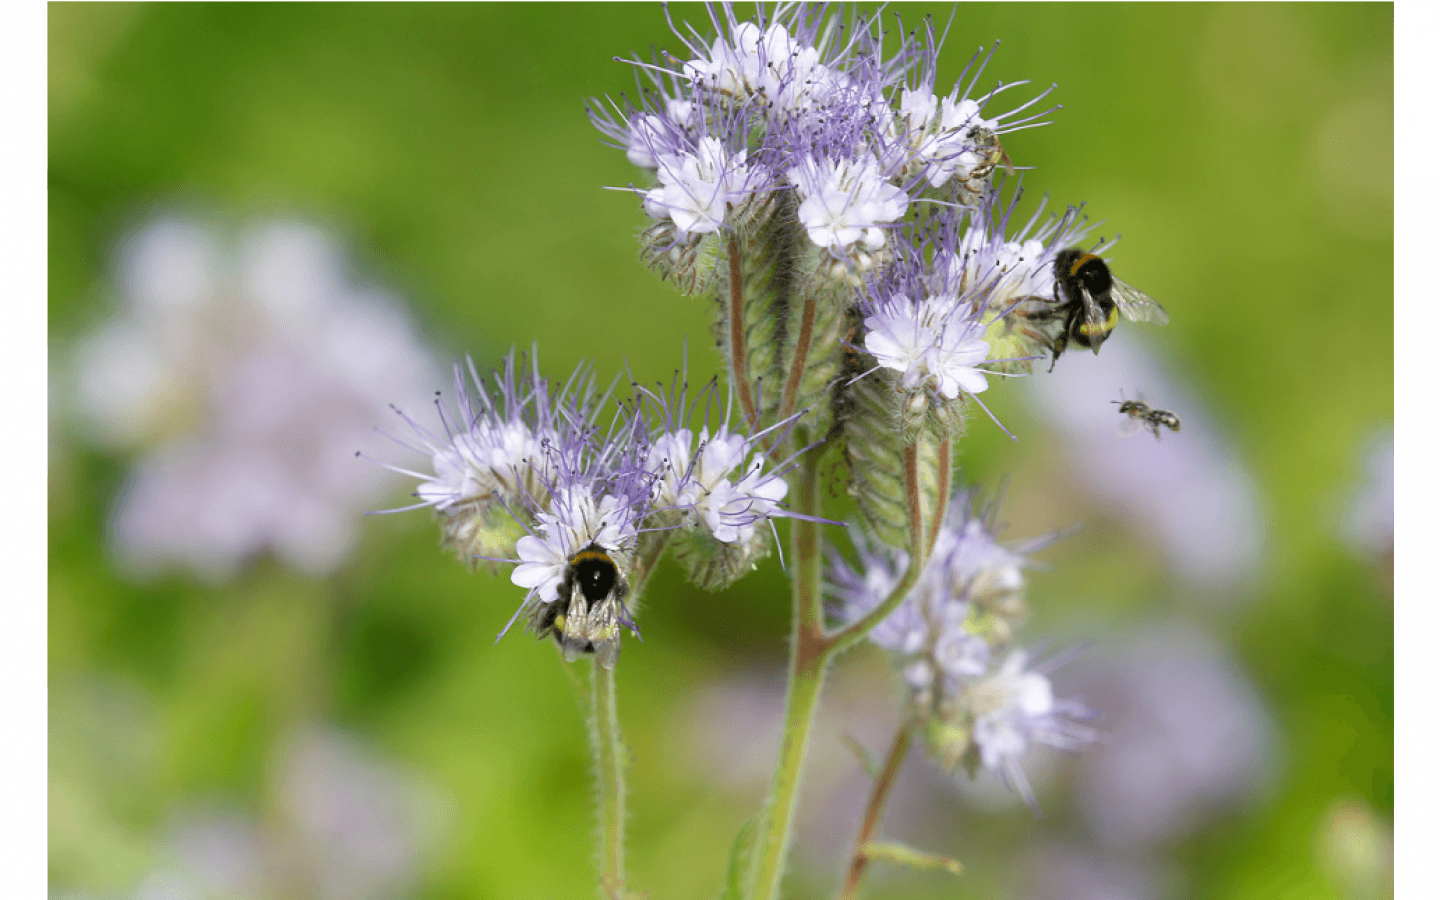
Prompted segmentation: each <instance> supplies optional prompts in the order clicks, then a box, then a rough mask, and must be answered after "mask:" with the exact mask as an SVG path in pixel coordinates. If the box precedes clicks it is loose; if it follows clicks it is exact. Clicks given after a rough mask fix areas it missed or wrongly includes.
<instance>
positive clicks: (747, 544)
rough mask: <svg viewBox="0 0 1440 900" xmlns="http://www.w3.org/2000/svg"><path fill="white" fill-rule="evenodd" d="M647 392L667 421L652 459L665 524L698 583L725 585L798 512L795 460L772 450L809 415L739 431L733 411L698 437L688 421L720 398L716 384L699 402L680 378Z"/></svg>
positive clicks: (656, 413) (655, 412)
mask: <svg viewBox="0 0 1440 900" xmlns="http://www.w3.org/2000/svg"><path fill="white" fill-rule="evenodd" d="M640 390H641V392H642V393H643V394H644V395H645V397H646V398H647V402H648V406H649V407H650V416H651V418H653V419H655V420H657V422H658V423H659V425H658V427H657V430H656V433H655V437H654V439H653V440H652V441H651V442H650V444H649V449H648V452H647V460H646V465H647V467H648V471H649V474H650V478H651V484H652V485H653V488H652V489H653V491H654V495H655V509H656V512H657V515H658V519H657V521H662V522H667V523H668V524H670V525H672V526H676V527H678V528H679V530H678V532H677V533H676V534H675V535H674V539H675V543H676V547H675V550H676V556H677V558H678V559H679V561H680V563H681V565H682V566H684V567H685V568H686V569H687V571H688V574H689V577H690V580H691V581H692V583H695V584H697V585H699V586H701V587H704V588H706V589H708V590H719V589H720V588H722V587H724V586H725V585H728V584H730V583H731V582H733V581H734V580H735V579H736V578H739V577H740V576H741V575H743V574H744V573H745V572H748V571H750V570H751V569H753V568H754V566H755V564H756V563H757V562H758V561H759V560H760V559H761V558H763V557H764V556H765V554H767V553H768V552H769V545H768V535H769V533H770V530H771V522H773V520H774V519H776V518H780V517H782V516H791V515H793V513H791V511H790V510H788V509H787V508H785V507H784V506H783V503H784V500H785V495H786V493H787V492H788V490H789V485H788V484H787V483H786V482H785V479H784V478H783V473H784V472H785V470H786V469H788V468H789V466H790V465H791V463H792V462H793V458H792V459H791V460H782V461H778V462H775V461H771V460H770V458H769V457H768V456H767V453H766V449H767V446H768V445H769V444H771V443H779V441H780V440H782V439H783V438H784V437H785V435H786V434H787V433H788V432H789V430H790V428H791V427H793V426H794V424H795V422H796V421H797V420H798V419H799V417H800V415H801V413H796V414H794V415H791V416H789V417H787V418H786V419H784V420H782V421H781V422H780V423H778V424H776V425H773V426H771V427H770V428H767V429H764V430H762V431H759V432H746V431H743V430H738V429H735V428H733V427H732V426H731V424H730V422H729V421H728V416H727V417H726V418H727V421H724V422H722V423H721V424H720V425H719V426H718V427H716V428H715V429H714V430H713V431H712V430H711V428H710V426H709V425H708V424H707V425H703V426H702V427H701V428H700V430H699V432H698V434H697V432H696V431H695V430H694V429H692V428H691V427H690V426H689V425H688V424H686V423H687V422H689V421H690V420H691V419H692V418H693V417H694V416H695V415H696V414H697V411H698V409H699V408H700V407H701V406H702V405H704V406H707V407H708V406H709V405H710V403H712V402H713V400H714V397H715V391H716V387H715V382H713V381H712V382H710V383H708V384H706V385H705V387H704V388H702V389H701V390H700V391H699V392H698V393H697V395H696V396H695V398H694V400H693V401H692V400H687V396H688V387H687V386H686V385H685V384H684V383H683V380H682V379H681V377H680V376H679V375H677V383H676V384H675V385H674V386H672V389H671V390H670V391H669V392H666V391H664V390H650V389H648V388H640ZM747 461H748V462H747Z"/></svg>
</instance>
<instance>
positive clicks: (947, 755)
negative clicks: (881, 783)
mask: <svg viewBox="0 0 1440 900" xmlns="http://www.w3.org/2000/svg"><path fill="white" fill-rule="evenodd" d="M991 515H992V513H983V514H982V513H978V512H976V511H975V510H974V509H973V508H972V506H971V502H970V498H969V496H968V495H967V494H966V492H964V491H962V492H960V493H959V494H958V495H957V496H956V497H955V498H954V499H953V500H952V501H951V504H950V508H949V513H948V514H947V516H946V519H945V522H944V524H943V526H942V527H941V528H940V530H939V531H938V533H937V535H936V538H935V543H934V546H933V548H932V549H931V552H930V555H929V557H928V558H927V560H926V563H925V565H924V567H923V568H922V569H921V571H920V574H919V575H918V577H917V578H916V580H915V583H914V584H913V586H912V587H911V588H910V590H909V592H908V593H907V594H906V595H905V598H904V599H903V600H902V601H901V602H900V605H899V606H897V607H896V608H895V610H894V611H893V612H891V613H890V615H888V616H886V617H885V618H884V619H883V620H881V622H880V623H879V624H878V625H876V626H875V627H874V628H872V629H871V630H870V632H869V634H868V637H869V639H870V640H871V642H872V643H874V644H876V645H877V646H879V647H882V648H883V649H885V650H887V651H889V653H890V654H891V655H892V657H893V658H894V660H895V664H896V667H897V669H898V670H899V671H900V672H901V674H902V676H903V677H904V679H905V682H906V683H907V684H908V685H909V688H910V693H911V701H910V706H911V715H913V716H915V717H916V718H917V720H918V721H919V722H920V723H921V724H923V726H924V730H925V734H926V737H927V740H928V743H929V745H930V748H931V750H932V752H934V754H935V755H936V757H937V758H938V761H939V762H940V764H941V765H942V766H943V767H944V768H946V769H947V770H948V769H953V768H954V767H956V766H957V765H959V764H960V763H961V762H962V761H964V760H966V759H972V760H974V761H975V762H976V763H977V764H983V765H985V766H986V767H988V768H992V769H994V770H995V771H997V772H998V773H999V774H1001V775H1002V776H1003V777H1004V778H1005V779H1006V781H1007V782H1008V783H1009V784H1010V785H1011V786H1012V787H1013V788H1014V789H1015V790H1016V791H1017V792H1019V793H1020V794H1021V795H1022V796H1024V798H1025V800H1026V802H1027V803H1030V804H1031V805H1032V806H1033V805H1034V798H1033V796H1032V795H1031V794H1030V790H1029V786H1028V784H1027V782H1026V781H1025V780H1024V774H1023V772H1022V771H1020V769H1019V758H1020V756H1021V755H1022V754H1023V753H1024V751H1025V749H1026V747H1028V746H1029V743H1031V742H1038V743H1047V744H1051V745H1054V746H1060V747H1065V748H1067V749H1068V748H1074V747H1078V746H1080V745H1081V744H1083V743H1084V742H1086V741H1088V740H1090V739H1091V738H1092V737H1093V733H1092V732H1091V731H1090V730H1089V729H1088V728H1086V727H1084V726H1082V725H1079V724H1078V720H1079V719H1083V718H1085V717H1086V716H1087V715H1088V712H1087V711H1086V710H1085V708H1084V707H1082V706H1080V705H1079V704H1076V703H1073V702H1070V701H1060V700H1056V699H1055V698H1054V696H1053V693H1052V691H1051V687H1050V682H1049V680H1048V679H1047V678H1046V676H1045V673H1044V672H1041V671H1039V670H1027V669H1026V656H1025V654H1024V652H1023V651H1020V650H1010V651H1009V654H1008V656H1006V658H1005V659H1004V661H1003V662H999V663H998V665H997V661H998V659H999V655H1000V654H1001V653H1002V652H1004V651H1006V650H1007V649H1008V648H1009V646H1010V642H1011V637H1012V635H1013V633H1014V629H1015V628H1016V627H1017V626H1018V625H1019V623H1020V621H1021V620H1023V618H1024V616H1025V613H1026V610H1025V607H1024V604H1023V602H1022V601H1021V600H1020V594H1021V592H1022V591H1023V588H1024V575H1023V569H1024V568H1025V567H1027V566H1029V565H1030V562H1029V560H1028V558H1027V556H1026V554H1027V553H1028V552H1030V551H1032V550H1034V549H1037V548H1038V547H1039V546H1041V545H1042V544H1043V543H1044V542H1046V541H1048V540H1050V539H1049V538H1046V539H1042V540H1041V541H1035V542H1029V543H1027V544H1024V545H1021V546H1019V547H1015V548H1010V547H1006V546H1004V545H1003V544H1001V543H1000V542H999V541H998V540H996V538H995V536H994V529H993V527H992V526H991V525H990V524H989V518H990V516H991ZM852 539H853V541H854V543H855V547H856V552H857V556H858V558H859V562H860V566H859V568H858V569H855V568H851V567H850V565H849V564H847V563H846V562H845V561H844V560H843V559H842V558H840V557H839V556H838V555H836V554H832V557H831V566H830V569H829V579H828V584H829V589H830V594H831V596H832V597H833V598H834V599H835V600H836V601H838V605H837V607H836V613H837V615H838V618H839V619H840V620H841V621H843V622H854V621H857V620H858V619H860V618H862V617H863V616H865V615H867V614H868V613H870V612H871V611H872V610H874V609H875V608H877V607H878V606H880V605H881V604H882V603H883V602H884V601H885V599H886V598H887V597H888V596H889V595H890V593H891V592H892V591H893V590H894V589H895V586H896V585H898V584H899V583H900V579H901V577H902V575H903V574H904V572H905V570H906V567H907V565H908V555H907V554H906V553H905V551H903V550H889V551H877V550H873V549H871V547H870V546H869V544H868V542H867V541H866V539H865V538H864V536H863V535H862V534H860V533H859V531H858V530H855V531H852Z"/></svg>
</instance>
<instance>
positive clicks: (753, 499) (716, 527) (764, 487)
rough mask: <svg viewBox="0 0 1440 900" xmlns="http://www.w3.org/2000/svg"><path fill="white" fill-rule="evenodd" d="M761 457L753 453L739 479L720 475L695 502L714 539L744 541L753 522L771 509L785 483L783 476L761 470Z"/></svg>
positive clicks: (782, 494) (748, 538)
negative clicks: (733, 480) (742, 476)
mask: <svg viewBox="0 0 1440 900" xmlns="http://www.w3.org/2000/svg"><path fill="white" fill-rule="evenodd" d="M764 463H765V458H764V456H762V455H761V454H758V453H757V454H756V455H755V457H754V459H752V460H751V461H750V469H749V471H748V472H746V474H745V477H744V478H742V479H740V481H739V482H737V483H735V484H731V483H730V481H729V480H728V479H721V480H720V481H719V482H718V483H717V484H716V486H715V487H714V488H713V489H712V490H710V491H709V492H707V493H706V494H705V496H704V498H703V499H702V500H701V501H700V503H699V504H698V510H699V512H700V516H701V518H702V519H703V520H704V522H705V524H706V526H707V527H708V528H709V529H710V533H711V534H713V535H714V536H715V540H717V541H720V542H721V543H725V544H748V543H749V542H750V541H751V540H753V539H754V537H755V526H756V525H757V524H758V523H759V522H762V521H764V520H766V519H768V518H770V516H771V515H772V514H773V513H774V511H775V508H776V507H777V506H778V505H779V503H780V501H781V500H784V499H785V493H786V491H788V490H789V485H787V484H786V483H785V480H784V479H783V478H779V477H777V476H775V475H769V474H765V473H764V472H763V468H764Z"/></svg>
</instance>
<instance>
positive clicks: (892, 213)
mask: <svg viewBox="0 0 1440 900" xmlns="http://www.w3.org/2000/svg"><path fill="white" fill-rule="evenodd" d="M786 177H787V178H789V180H790V181H791V183H793V184H794V185H795V188H796V191H797V193H798V194H799V196H800V209H799V211H798V214H799V218H800V223H801V224H802V225H804V226H805V231H806V233H807V234H809V235H810V240H812V241H814V242H815V244H816V245H817V246H820V247H824V248H826V249H828V250H832V251H843V250H845V249H846V248H848V247H850V246H851V245H853V244H855V243H857V242H858V243H861V244H863V245H864V246H865V247H866V248H868V249H871V250H878V249H880V248H881V247H883V246H885V229H884V228H882V227H881V226H883V225H888V224H890V223H892V222H897V221H899V220H900V219H901V218H902V217H904V215H905V209H906V207H907V206H908V205H909V197H907V196H906V194H905V192H904V191H902V190H900V189H899V188H898V187H896V186H895V185H893V184H891V183H890V182H889V181H887V180H886V179H885V176H884V175H882V174H881V172H880V162H879V160H877V159H876V158H875V157H874V156H873V155H867V156H865V157H864V158H862V159H858V160H844V159H820V160H816V159H813V158H811V159H806V160H803V161H802V162H801V164H800V165H798V166H795V167H794V168H792V169H790V170H789V172H788V173H786Z"/></svg>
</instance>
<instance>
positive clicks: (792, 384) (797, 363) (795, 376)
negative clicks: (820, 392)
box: [780, 290, 815, 419]
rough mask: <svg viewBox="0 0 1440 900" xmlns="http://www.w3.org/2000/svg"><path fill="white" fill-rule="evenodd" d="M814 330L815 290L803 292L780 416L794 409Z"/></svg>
mask: <svg viewBox="0 0 1440 900" xmlns="http://www.w3.org/2000/svg"><path fill="white" fill-rule="evenodd" d="M814 332H815V292H814V291H813V290H812V291H806V292H805V306H804V307H803V308H802V309H801V313H800V337H799V340H797V341H796V342H795V358H794V359H793V360H792V361H791V362H790V377H789V378H788V379H787V380H786V381H785V400H784V402H783V404H782V405H781V407H780V418H782V419H783V418H785V417H786V416H788V415H790V414H791V413H792V412H794V411H795V403H796V401H797V399H798V398H799V396H800V380H801V379H802V378H803V377H804V375H805V364H806V363H807V362H808V361H809V359H810V341H811V338H812V336H813V335H814Z"/></svg>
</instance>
